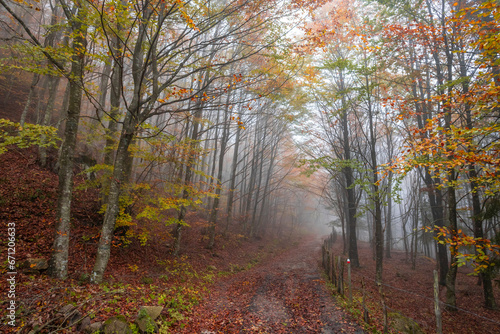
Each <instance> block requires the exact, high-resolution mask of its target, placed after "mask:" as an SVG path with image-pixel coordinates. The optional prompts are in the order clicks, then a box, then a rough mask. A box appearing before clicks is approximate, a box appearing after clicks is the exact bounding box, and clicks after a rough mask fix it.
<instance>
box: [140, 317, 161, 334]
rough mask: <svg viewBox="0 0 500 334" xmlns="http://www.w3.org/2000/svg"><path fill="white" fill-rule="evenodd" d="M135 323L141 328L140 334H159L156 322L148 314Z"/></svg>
mask: <svg viewBox="0 0 500 334" xmlns="http://www.w3.org/2000/svg"><path fill="white" fill-rule="evenodd" d="M135 323H136V325H137V327H138V328H139V333H141V334H153V333H158V331H159V329H158V325H157V324H156V322H155V321H154V320H153V319H152V318H151V317H150V316H149V315H147V314H146V315H144V316H142V317H139V318H137V320H136V321H135Z"/></svg>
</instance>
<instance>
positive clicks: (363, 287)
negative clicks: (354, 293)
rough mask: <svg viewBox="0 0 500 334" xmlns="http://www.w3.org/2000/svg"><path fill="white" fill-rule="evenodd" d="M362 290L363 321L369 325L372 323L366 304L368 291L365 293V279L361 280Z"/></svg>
mask: <svg viewBox="0 0 500 334" xmlns="http://www.w3.org/2000/svg"><path fill="white" fill-rule="evenodd" d="M361 289H362V290H363V299H362V300H361V304H362V306H363V319H364V320H365V322H366V323H367V324H369V323H370V315H369V314H368V309H367V308H366V304H365V294H366V291H365V281H364V280H363V279H361Z"/></svg>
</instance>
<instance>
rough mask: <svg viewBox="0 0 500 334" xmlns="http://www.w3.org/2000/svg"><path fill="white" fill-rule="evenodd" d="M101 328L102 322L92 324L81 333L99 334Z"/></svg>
mask: <svg viewBox="0 0 500 334" xmlns="http://www.w3.org/2000/svg"><path fill="white" fill-rule="evenodd" d="M101 328H102V322H93V323H91V324H90V326H89V327H87V328H85V329H84V330H83V332H84V333H85V334H94V333H100V332H101Z"/></svg>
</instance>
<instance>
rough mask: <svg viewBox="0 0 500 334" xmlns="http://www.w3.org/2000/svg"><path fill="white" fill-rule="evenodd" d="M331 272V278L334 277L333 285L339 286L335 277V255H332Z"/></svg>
mask: <svg viewBox="0 0 500 334" xmlns="http://www.w3.org/2000/svg"><path fill="white" fill-rule="evenodd" d="M330 272H331V273H332V275H331V277H332V283H333V285H335V286H337V277H336V276H335V274H336V273H335V256H333V253H332V261H331V263H330Z"/></svg>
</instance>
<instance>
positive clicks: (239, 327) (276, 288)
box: [0, 149, 358, 334]
mask: <svg viewBox="0 0 500 334" xmlns="http://www.w3.org/2000/svg"><path fill="white" fill-rule="evenodd" d="M83 184H84V183H83V176H82V175H77V177H76V189H77V190H76V191H75V196H74V200H73V203H72V212H73V220H72V227H71V234H70V236H71V240H70V253H69V275H68V279H67V280H65V281H60V280H55V279H52V278H50V277H49V276H48V275H46V273H45V272H43V271H41V272H36V271H32V270H30V269H21V267H20V265H22V263H23V262H24V261H25V260H26V259H28V258H44V259H48V258H49V257H50V253H51V247H52V242H53V237H54V235H53V233H54V232H53V231H54V223H55V206H56V200H57V176H56V174H54V173H53V172H52V171H50V170H48V169H43V168H41V167H40V166H39V164H38V160H37V150H36V149H12V150H10V151H8V152H7V153H4V154H3V155H2V158H1V160H0V224H1V226H2V227H1V228H2V229H4V231H5V232H6V228H7V223H9V222H14V223H15V228H16V247H15V249H16V254H15V258H16V264H17V265H18V266H19V268H18V274H17V275H16V290H15V294H16V297H15V299H16V303H17V304H16V305H17V313H16V319H17V323H16V325H17V326H16V327H15V328H11V327H8V326H6V323H7V318H6V309H7V305H8V303H9V300H8V299H7V297H6V295H5V294H2V297H1V299H0V309H1V311H0V320H1V324H0V333H10V332H12V333H14V332H15V333H21V334H26V333H29V332H30V331H32V330H34V329H38V330H40V329H41V330H40V331H39V332H40V333H52V332H57V333H75V332H76V330H75V329H74V328H65V325H64V323H61V322H60V321H59V320H60V319H59V320H57V319H58V312H60V311H61V310H62V309H64V308H65V306H67V305H68V304H71V305H74V306H76V307H77V309H78V311H79V313H80V314H81V315H82V316H83V317H89V318H90V320H91V322H102V321H104V320H106V319H108V318H109V317H112V316H116V315H121V316H123V317H124V318H125V320H127V321H128V322H130V323H132V322H133V321H134V320H135V318H136V317H137V313H138V310H139V308H140V307H141V306H144V305H161V306H164V311H163V313H162V317H163V319H164V321H163V323H162V326H163V327H164V328H165V329H166V330H168V333H209V332H210V331H213V332H215V333H238V332H245V333H338V332H350V333H353V332H356V330H357V328H358V327H357V326H356V325H353V324H351V321H349V320H347V319H349V317H348V316H346V315H344V314H343V312H342V311H340V310H339V308H338V307H337V306H335V303H334V299H333V298H332V297H331V296H330V295H329V293H328V290H327V289H326V287H325V284H324V281H323V280H322V279H321V274H320V271H319V268H318V260H319V249H320V245H321V240H320V239H319V238H318V237H304V236H303V235H300V234H297V233H296V234H293V233H292V234H289V233H287V236H286V237H282V238H276V237H274V236H271V235H267V236H265V237H263V238H260V239H254V240H249V239H247V238H246V237H244V236H243V235H242V234H239V233H238V229H237V227H238V225H239V224H235V225H234V226H233V230H231V231H230V233H228V234H227V235H226V236H222V235H218V237H217V240H216V241H217V242H216V247H215V249H207V248H206V247H205V246H206V243H207V239H208V236H207V235H206V234H205V233H204V231H205V230H206V222H205V219H203V217H202V216H200V215H199V214H194V213H192V214H191V215H190V216H189V217H188V219H187V221H188V223H189V225H190V227H189V229H186V230H185V232H184V239H183V243H182V250H181V252H182V254H181V256H179V257H174V256H172V255H171V246H172V237H171V235H170V233H169V232H170V229H171V226H164V225H162V226H156V227H155V226H148V228H149V229H150V233H149V235H148V237H147V241H146V244H145V245H141V239H140V238H138V237H137V236H138V234H136V236H135V237H130V238H127V239H124V238H123V237H122V236H116V237H115V240H114V247H112V253H111V258H110V261H109V265H108V268H107V271H106V275H105V281H104V282H103V283H102V284H99V285H92V284H89V282H88V275H89V273H90V272H91V270H92V266H93V261H94V258H95V252H96V246H97V241H98V237H99V229H100V227H99V222H100V221H102V216H101V215H100V214H98V211H99V200H98V191H97V190H95V189H90V188H87V187H85V186H83ZM155 228H156V229H155ZM4 231H2V232H1V233H0V234H1V235H6V233H4ZM0 252H1V253H2V254H6V252H7V249H6V243H5V242H2V243H1V244H0ZM4 260H5V259H3V260H2V261H4ZM6 271H7V270H6V267H2V268H1V269H0V274H1V276H2V277H5V275H6ZM3 282H4V283H2V286H4V284H5V281H3ZM203 331H205V332H203ZM207 331H208V332H207Z"/></svg>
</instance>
